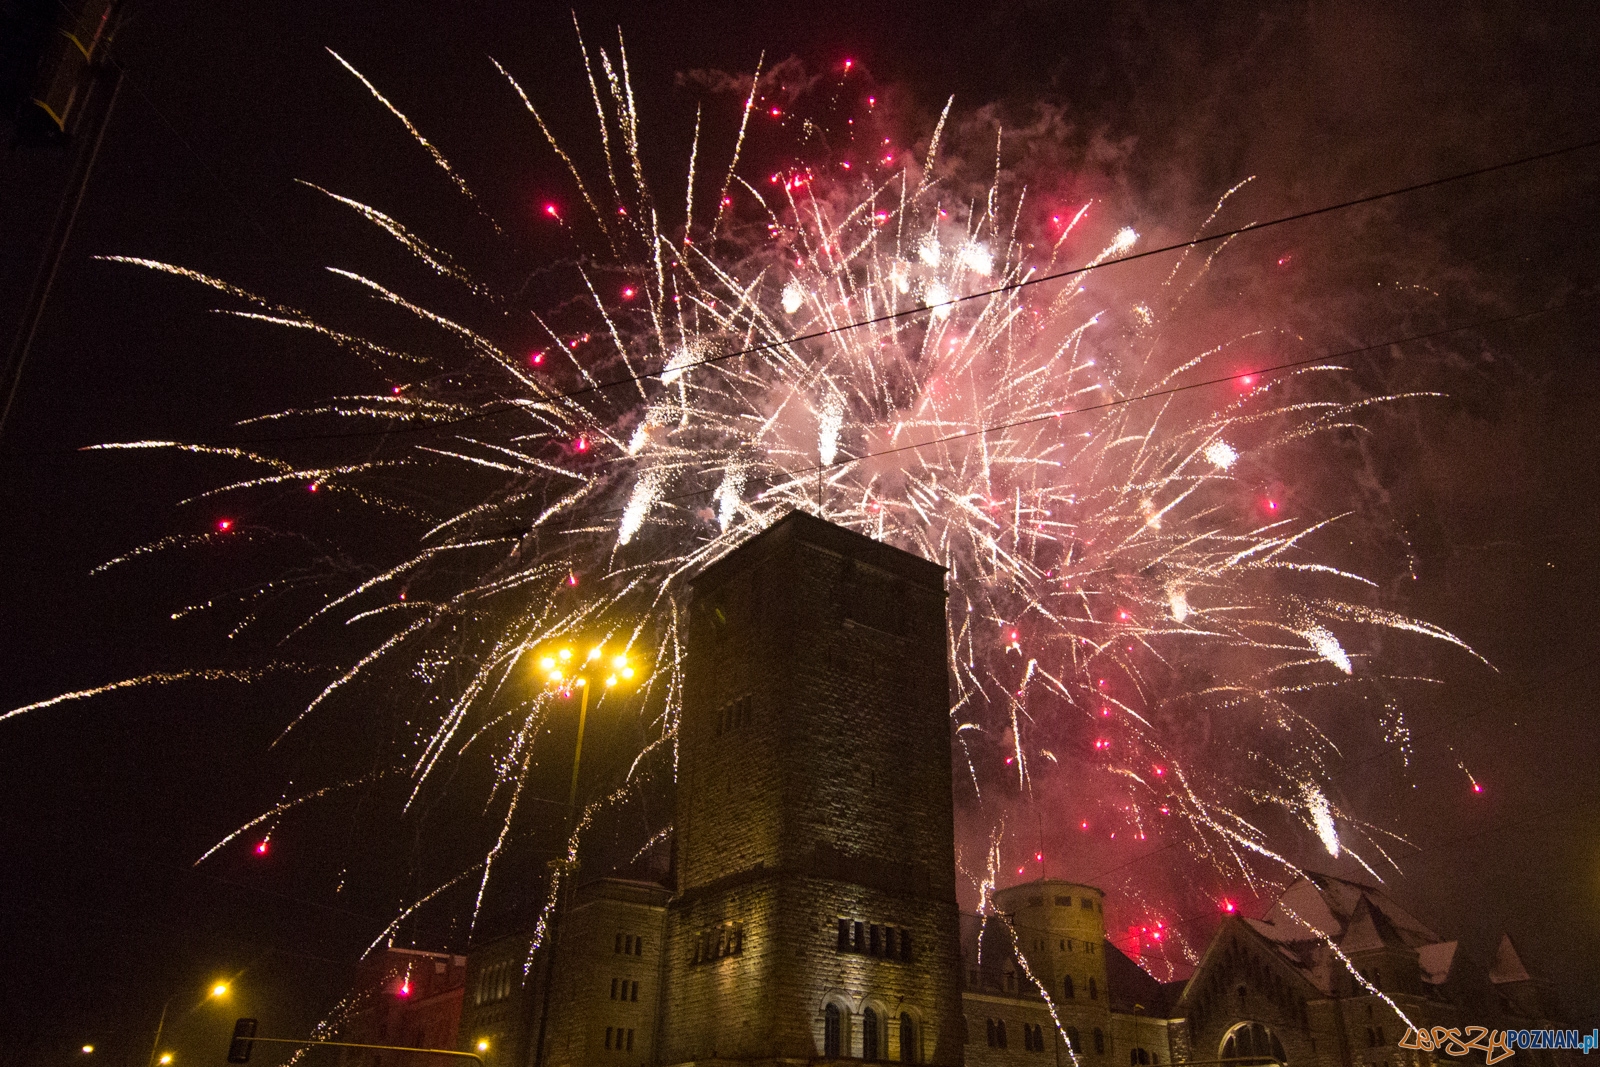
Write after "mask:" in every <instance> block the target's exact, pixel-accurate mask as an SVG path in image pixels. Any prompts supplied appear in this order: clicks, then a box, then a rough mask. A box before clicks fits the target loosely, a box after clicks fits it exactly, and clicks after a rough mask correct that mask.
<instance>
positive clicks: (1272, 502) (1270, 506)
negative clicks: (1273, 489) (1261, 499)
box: [1267, 500, 1278, 511]
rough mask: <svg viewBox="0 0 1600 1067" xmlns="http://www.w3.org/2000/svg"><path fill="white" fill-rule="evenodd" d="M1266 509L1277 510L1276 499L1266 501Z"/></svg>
mask: <svg viewBox="0 0 1600 1067" xmlns="http://www.w3.org/2000/svg"><path fill="white" fill-rule="evenodd" d="M1267 510H1268V511H1277V510H1278V502H1277V501H1276V500H1269V501H1267Z"/></svg>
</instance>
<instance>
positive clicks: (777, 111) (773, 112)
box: [768, 107, 783, 118]
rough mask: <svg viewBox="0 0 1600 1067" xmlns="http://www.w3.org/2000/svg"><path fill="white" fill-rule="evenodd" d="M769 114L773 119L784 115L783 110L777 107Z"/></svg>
mask: <svg viewBox="0 0 1600 1067" xmlns="http://www.w3.org/2000/svg"><path fill="white" fill-rule="evenodd" d="M768 114H769V115H771V116H772V117H773V118H777V117H778V116H779V115H781V114H783V109H782V108H777V107H775V108H773V109H772V110H771V111H769V112H768Z"/></svg>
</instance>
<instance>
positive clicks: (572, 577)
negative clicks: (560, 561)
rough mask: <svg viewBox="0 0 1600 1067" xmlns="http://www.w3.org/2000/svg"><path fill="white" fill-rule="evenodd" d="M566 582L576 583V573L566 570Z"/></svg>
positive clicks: (569, 583)
mask: <svg viewBox="0 0 1600 1067" xmlns="http://www.w3.org/2000/svg"><path fill="white" fill-rule="evenodd" d="M567 584H568V585H577V584H578V575H577V574H576V573H575V572H572V571H568V572H567Z"/></svg>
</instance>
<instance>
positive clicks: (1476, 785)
mask: <svg viewBox="0 0 1600 1067" xmlns="http://www.w3.org/2000/svg"><path fill="white" fill-rule="evenodd" d="M1472 791H1473V792H1474V793H1481V792H1483V786H1482V785H1481V784H1479V783H1477V782H1473V783H1472Z"/></svg>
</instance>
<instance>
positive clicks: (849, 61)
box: [844, 59, 856, 71]
mask: <svg viewBox="0 0 1600 1067" xmlns="http://www.w3.org/2000/svg"><path fill="white" fill-rule="evenodd" d="M855 63H856V61H855V60H853V59H847V60H845V61H844V69H845V70H847V71H848V70H849V69H850V68H851V67H853V66H855Z"/></svg>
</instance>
